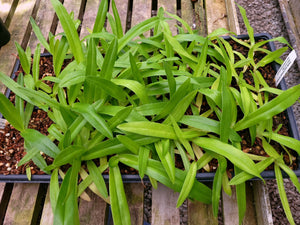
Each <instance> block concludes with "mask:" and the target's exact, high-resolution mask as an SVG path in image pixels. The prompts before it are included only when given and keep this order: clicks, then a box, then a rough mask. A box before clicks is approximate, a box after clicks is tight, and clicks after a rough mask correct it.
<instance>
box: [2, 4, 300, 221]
mask: <svg viewBox="0 0 300 225" xmlns="http://www.w3.org/2000/svg"><path fill="white" fill-rule="evenodd" d="M51 2H52V5H53V7H54V9H55V11H56V13H57V15H58V18H59V20H60V21H61V24H62V27H63V29H64V33H62V34H59V35H58V36H53V35H50V38H49V43H47V41H46V39H45V38H44V37H43V36H42V34H41V32H40V30H39V28H38V27H37V25H36V24H35V22H34V20H33V19H32V20H31V24H32V26H33V30H34V32H35V34H36V36H37V37H38V39H39V40H40V42H41V44H42V45H43V46H44V47H45V48H46V49H47V50H48V51H49V52H50V53H51V54H52V55H53V66H54V71H55V77H45V78H43V79H39V78H38V75H37V74H38V63H37V62H38V58H39V46H38V47H37V50H36V51H35V54H34V59H33V66H32V68H31V69H30V65H31V56H30V55H31V52H30V50H26V51H25V52H24V51H23V50H22V49H21V47H20V46H19V45H18V44H16V45H17V49H18V52H19V56H20V61H21V64H22V66H23V69H24V72H25V76H24V81H23V76H22V75H21V76H20V78H19V79H18V82H14V81H13V80H11V79H10V78H9V77H7V76H6V75H5V74H3V73H1V72H0V79H1V81H2V82H3V83H4V84H5V85H6V86H7V87H8V88H10V89H11V90H12V91H13V92H14V93H15V94H16V96H18V97H17V98H16V105H15V106H14V105H13V104H12V103H11V102H9V101H8V100H7V99H6V98H5V96H4V95H2V94H0V105H1V107H0V111H1V112H2V114H3V115H4V117H5V118H6V119H7V120H8V121H9V122H10V123H11V124H12V125H13V126H14V127H15V128H16V129H18V130H20V131H21V135H22V136H23V137H24V140H25V147H26V151H27V155H26V156H25V157H24V158H23V159H22V161H21V162H20V164H22V163H25V162H27V161H28V160H30V159H33V161H34V162H35V163H36V164H37V165H38V166H39V167H40V169H41V170H43V171H45V172H47V173H51V174H52V175H51V181H50V199H51V204H52V209H53V212H54V215H55V219H54V224H78V223H79V218H78V208H77V198H78V197H79V196H80V195H81V194H82V193H83V192H84V191H85V189H86V188H88V187H89V188H90V189H91V190H92V191H94V192H95V193H97V194H98V195H99V196H100V197H102V198H103V199H104V200H105V201H106V202H108V203H110V204H111V208H112V213H113V218H114V221H115V223H116V224H130V216H129V210H128V205H127V201H126V197H125V194H124V188H123V181H122V178H121V174H120V168H119V163H120V162H121V163H123V164H125V165H127V166H130V167H132V168H134V169H136V170H138V171H139V174H140V176H141V178H143V177H144V175H147V176H148V177H149V179H150V181H151V183H152V185H153V186H154V187H157V181H158V182H161V183H163V184H164V185H166V186H168V187H170V188H172V189H173V190H175V191H177V192H180V195H179V199H178V202H177V207H179V206H180V205H181V204H182V203H183V201H184V200H185V199H186V198H190V199H194V200H198V201H202V202H204V203H207V204H210V203H212V205H213V212H214V215H215V216H217V212H218V204H219V199H220V191H221V189H222V188H223V189H224V190H225V192H226V193H227V194H231V187H230V185H236V190H237V199H238V206H239V215H240V223H241V222H242V218H243V217H244V214H245V209H246V199H245V198H246V193H245V181H247V180H249V179H251V178H253V177H259V178H261V179H262V177H261V176H260V173H261V172H262V171H263V170H265V169H266V168H267V167H268V166H269V165H270V164H272V163H274V164H275V172H276V177H277V180H278V185H279V191H280V195H281V198H282V200H283V205H284V209H285V211H286V214H287V216H288V219H289V221H290V222H291V223H293V219H292V217H291V215H290V210H289V207H288V204H287V201H286V196H285V192H284V189H283V184H282V174H281V172H280V169H282V170H284V171H285V172H286V173H287V174H288V175H289V176H290V177H291V179H292V181H293V182H294V184H295V186H296V187H297V189H298V190H300V189H299V186H300V185H299V182H298V180H297V178H296V176H295V174H294V173H293V172H292V170H291V169H290V168H289V166H287V165H286V164H285V162H284V161H283V157H282V155H280V154H278V153H277V151H276V150H275V149H274V148H273V147H272V146H271V145H270V141H271V140H272V141H275V142H278V143H279V144H280V145H281V146H283V149H286V151H287V152H288V154H290V153H289V150H287V148H290V149H293V150H294V151H296V152H297V153H298V154H299V153H300V142H299V141H298V140H296V139H293V138H291V137H286V136H283V135H281V134H278V130H279V128H280V127H278V129H276V130H273V129H272V125H273V121H272V118H273V117H274V116H275V115H277V114H278V113H280V112H282V111H284V110H286V109H287V108H288V107H289V106H291V105H293V104H294V103H295V102H296V101H297V100H298V98H299V96H300V86H299V85H297V86H294V87H292V88H290V89H288V90H286V91H282V90H279V89H276V88H273V87H269V85H268V84H267V83H266V81H265V79H264V78H263V76H262V75H261V74H260V72H259V70H258V68H260V67H263V66H265V65H266V64H268V63H270V62H272V61H276V62H281V59H280V58H279V57H280V56H281V54H282V53H283V52H284V51H286V49H287V48H286V47H285V48H282V49H279V50H277V51H275V52H270V51H269V50H266V49H264V48H262V47H261V46H262V45H263V44H265V43H267V42H268V41H271V40H268V41H265V42H258V43H256V42H255V39H254V34H253V29H252V28H251V27H250V25H249V22H248V20H247V18H246V15H245V12H244V10H243V9H242V8H240V9H241V13H242V15H243V17H244V21H245V24H246V26H247V29H248V32H249V39H250V43H247V42H245V41H241V40H239V39H236V38H235V37H233V36H232V39H233V40H235V41H236V42H237V43H239V44H241V45H243V46H245V47H246V48H248V49H249V51H248V54H247V55H246V56H244V55H243V54H241V53H239V52H237V51H235V50H233V48H232V46H231V45H230V44H229V42H228V41H226V40H224V39H223V38H221V37H220V36H221V35H224V34H227V33H230V32H229V31H227V30H225V29H219V30H216V31H214V32H213V33H211V34H209V35H208V36H207V37H202V36H199V35H197V34H195V33H193V31H192V29H191V28H190V27H189V26H188V25H187V24H186V23H185V22H184V21H182V20H181V19H180V18H178V17H177V16H175V15H171V14H168V13H167V14H168V15H169V16H171V17H173V18H175V19H177V20H179V21H180V22H181V23H182V25H183V26H184V27H185V28H186V30H187V31H188V33H184V32H183V29H179V31H180V33H179V34H178V35H176V36H172V35H171V32H170V29H169V25H168V23H167V20H168V18H166V17H165V12H164V11H163V10H162V9H160V10H159V11H158V15H157V16H155V17H152V18H151V19H148V20H145V21H144V22H142V23H140V24H138V25H137V26H135V27H133V28H132V29H131V30H129V31H128V32H127V33H126V34H125V35H123V32H122V28H121V25H120V24H121V23H120V19H119V16H118V12H117V9H116V7H115V5H114V1H112V5H113V7H112V8H113V15H114V17H113V16H112V15H109V14H108V16H107V18H108V22H109V23H110V25H111V27H112V31H113V33H108V32H107V31H106V30H105V28H104V22H105V20H106V12H107V7H108V6H107V5H108V3H107V1H101V4H100V6H99V11H98V14H97V18H96V21H95V25H94V28H93V31H92V32H91V34H90V35H88V36H86V37H84V38H83V39H82V40H80V39H79V36H78V34H77V29H76V28H77V26H78V25H79V24H78V21H74V20H73V18H72V15H69V14H68V13H67V11H66V10H65V9H64V7H63V6H62V5H61V3H60V2H59V1H57V0H51ZM149 30H152V31H153V36H151V37H144V36H143V33H145V32H147V31H149ZM273 40H277V41H281V42H283V43H286V41H285V40H284V39H283V38H275V39H273ZM256 52H264V53H265V54H266V55H265V56H264V57H263V58H262V59H261V60H260V61H259V62H256V61H254V54H255V53H256ZM66 57H69V58H71V57H73V58H74V60H73V61H72V62H71V63H70V64H68V65H67V66H66V68H65V69H64V70H62V69H61V68H62V65H63V61H64V59H65V58H66ZM249 70H250V73H251V74H252V77H253V84H252V85H251V84H249V83H247V82H246V81H245V79H244V74H245V73H246V72H247V71H249ZM238 71H239V72H238ZM31 73H32V74H31ZM45 80H47V81H51V82H52V83H53V87H50V86H47V85H46V84H45V83H44V82H43V81H45ZM233 84H236V85H235V86H234V85H233ZM272 96H273V97H272ZM274 96H276V97H275V98H274ZM23 101H26V102H27V104H26V109H25V113H24V110H23V106H24V103H23ZM33 106H37V107H39V108H41V109H43V110H45V111H46V112H47V113H48V116H49V117H50V118H51V119H52V121H53V122H54V124H52V125H51V127H50V128H49V129H48V132H49V135H48V136H45V135H42V134H40V133H39V132H38V131H36V130H32V129H28V128H27V126H26V124H27V123H28V120H29V118H30V115H31V112H32V109H33ZM205 107H206V108H205ZM27 108H29V109H27ZM241 130H249V133H250V136H251V140H252V144H253V143H254V142H255V140H256V139H259V140H261V142H262V145H263V148H264V150H265V151H266V152H267V154H268V157H265V156H256V155H252V154H249V153H245V152H243V151H242V149H241V142H242V138H241V136H240V131H241ZM54 142H56V143H58V144H54ZM40 152H43V153H45V154H46V155H49V156H51V157H53V158H54V161H53V163H52V164H50V165H47V164H46V162H45V160H44V159H43V157H41V155H40ZM175 155H179V156H180V158H181V160H182V161H183V165H184V168H180V169H179V168H176V167H175ZM213 159H217V161H218V168H217V170H216V174H215V177H214V183H213V187H212V189H210V188H208V187H207V186H206V185H204V184H202V183H201V182H198V181H197V180H196V179H195V176H196V171H197V170H199V169H202V168H204V169H205V170H209V167H208V163H209V162H210V161H212V160H213ZM229 161H230V162H231V163H232V164H233V165H234V172H235V176H234V177H233V178H232V179H231V180H229V177H228V176H227V169H228V162H229ZM66 164H69V165H71V167H70V168H69V169H68V171H61V170H60V167H61V166H63V165H66ZM83 165H84V166H86V167H87V169H88V172H87V171H86V170H84V169H83V167H82V166H83ZM108 168H109V191H108V190H107V188H106V185H105V181H104V179H103V177H102V174H103V172H104V171H105V170H107V169H108ZM58 174H60V175H61V177H62V178H63V182H62V184H61V185H59V182H58ZM79 177H80V178H81V180H82V181H81V182H79V179H78V178H79Z"/></svg>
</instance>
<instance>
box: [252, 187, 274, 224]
mask: <svg viewBox="0 0 300 225" xmlns="http://www.w3.org/2000/svg"><path fill="white" fill-rule="evenodd" d="M253 196H254V202H255V209H256V215H257V224H258V225H273V218H272V210H271V204H270V199H269V193H268V189H267V187H266V186H265V185H264V184H263V182H262V181H254V182H253Z"/></svg>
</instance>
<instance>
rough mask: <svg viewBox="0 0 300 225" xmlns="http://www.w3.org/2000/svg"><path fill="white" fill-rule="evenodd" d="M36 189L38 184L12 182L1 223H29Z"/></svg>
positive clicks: (19, 224)
mask: <svg viewBox="0 0 300 225" xmlns="http://www.w3.org/2000/svg"><path fill="white" fill-rule="evenodd" d="M38 191H39V184H20V183H17V184H14V188H13V191H12V194H11V198H10V201H9V204H8V207H7V212H6V215H5V218H4V223H3V224H7V225H12V224H16V225H23V224H31V221H32V217H33V213H34V208H35V202H36V199H37V196H38Z"/></svg>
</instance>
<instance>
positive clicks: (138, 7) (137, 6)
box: [131, 0, 151, 36]
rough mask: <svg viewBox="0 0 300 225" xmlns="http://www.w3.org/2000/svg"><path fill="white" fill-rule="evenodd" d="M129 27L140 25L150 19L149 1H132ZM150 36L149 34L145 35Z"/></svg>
mask: <svg viewBox="0 0 300 225" xmlns="http://www.w3.org/2000/svg"><path fill="white" fill-rule="evenodd" d="M132 4H133V6H132V17H131V27H133V26H135V25H137V24H139V23H141V22H142V21H144V20H146V19H149V18H150V17H151V1H149V0H133V3H132ZM145 35H146V36H149V35H150V32H147V33H146V34H145Z"/></svg>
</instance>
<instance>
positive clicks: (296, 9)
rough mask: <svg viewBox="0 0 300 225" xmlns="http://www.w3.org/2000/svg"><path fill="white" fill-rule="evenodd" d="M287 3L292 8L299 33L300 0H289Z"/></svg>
mask: <svg viewBox="0 0 300 225" xmlns="http://www.w3.org/2000/svg"><path fill="white" fill-rule="evenodd" d="M289 4H290V8H291V10H292V14H293V17H294V21H295V25H296V28H297V30H298V34H299V35H300V2H299V0H289Z"/></svg>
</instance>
